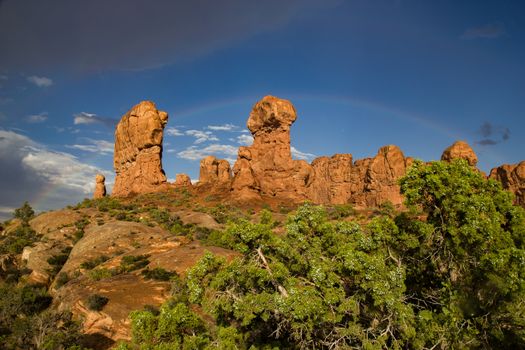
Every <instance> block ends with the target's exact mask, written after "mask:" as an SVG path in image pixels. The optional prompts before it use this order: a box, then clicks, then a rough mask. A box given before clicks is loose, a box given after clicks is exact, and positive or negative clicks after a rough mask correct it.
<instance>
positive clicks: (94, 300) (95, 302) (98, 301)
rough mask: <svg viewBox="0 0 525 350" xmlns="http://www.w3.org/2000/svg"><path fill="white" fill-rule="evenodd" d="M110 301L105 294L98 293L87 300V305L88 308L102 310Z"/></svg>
mask: <svg viewBox="0 0 525 350" xmlns="http://www.w3.org/2000/svg"><path fill="white" fill-rule="evenodd" d="M108 302H109V299H108V298H107V297H105V296H102V295H98V294H91V295H90V296H89V297H88V298H87V300H86V305H87V307H88V309H90V310H93V311H102V309H103V308H104V306H106V304H107V303H108Z"/></svg>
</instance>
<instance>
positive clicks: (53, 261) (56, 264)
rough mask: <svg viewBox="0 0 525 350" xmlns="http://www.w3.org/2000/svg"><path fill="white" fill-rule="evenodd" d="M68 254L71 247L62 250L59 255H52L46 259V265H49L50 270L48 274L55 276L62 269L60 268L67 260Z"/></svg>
mask: <svg viewBox="0 0 525 350" xmlns="http://www.w3.org/2000/svg"><path fill="white" fill-rule="evenodd" d="M70 252H71V247H66V248H64V249H62V251H61V252H60V254H58V255H53V256H52V257H50V258H48V259H47V263H48V264H49V265H51V269H50V270H49V273H50V274H51V275H52V276H55V275H56V274H57V273H58V272H59V271H60V270H61V269H62V266H64V264H65V263H66V261H67V259H68V258H69V253H70Z"/></svg>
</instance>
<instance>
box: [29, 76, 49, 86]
mask: <svg viewBox="0 0 525 350" xmlns="http://www.w3.org/2000/svg"><path fill="white" fill-rule="evenodd" d="M27 81H29V82H30V83H33V84H35V85H36V86H38V87H49V86H51V85H53V80H51V79H50V78H46V77H38V76H36V75H32V76H30V77H27Z"/></svg>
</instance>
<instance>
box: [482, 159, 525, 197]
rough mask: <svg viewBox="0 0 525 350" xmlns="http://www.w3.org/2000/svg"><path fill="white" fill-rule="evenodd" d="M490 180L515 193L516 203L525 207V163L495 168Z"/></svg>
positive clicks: (491, 172)
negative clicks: (498, 182)
mask: <svg viewBox="0 0 525 350" xmlns="http://www.w3.org/2000/svg"><path fill="white" fill-rule="evenodd" d="M489 178H490V179H493V180H498V181H500V182H501V184H502V185H503V188H504V189H506V190H508V191H510V192H512V193H514V196H515V203H516V204H518V205H521V206H522V207H525V161H522V162H520V163H518V164H504V165H501V166H499V167H497V168H494V169H492V170H491V171H490V175H489Z"/></svg>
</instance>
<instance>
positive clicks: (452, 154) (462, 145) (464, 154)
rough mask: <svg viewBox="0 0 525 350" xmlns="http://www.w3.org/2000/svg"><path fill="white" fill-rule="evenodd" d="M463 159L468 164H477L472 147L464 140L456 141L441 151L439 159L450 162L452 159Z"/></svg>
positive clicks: (476, 157)
mask: <svg viewBox="0 0 525 350" xmlns="http://www.w3.org/2000/svg"><path fill="white" fill-rule="evenodd" d="M458 158H459V159H465V160H466V161H467V162H468V163H469V165H471V166H473V167H475V166H476V165H477V164H478V156H476V153H474V150H473V149H472V147H470V146H469V144H468V143H466V142H465V141H456V142H454V143H453V144H452V145H451V146H450V147H448V148H447V149H446V150H444V151H443V154H442V155H441V160H444V161H447V162H450V161H451V160H453V159H458Z"/></svg>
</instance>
